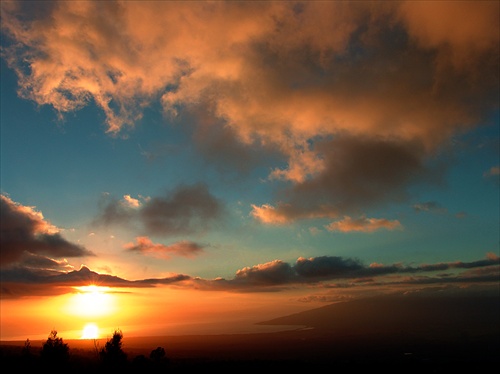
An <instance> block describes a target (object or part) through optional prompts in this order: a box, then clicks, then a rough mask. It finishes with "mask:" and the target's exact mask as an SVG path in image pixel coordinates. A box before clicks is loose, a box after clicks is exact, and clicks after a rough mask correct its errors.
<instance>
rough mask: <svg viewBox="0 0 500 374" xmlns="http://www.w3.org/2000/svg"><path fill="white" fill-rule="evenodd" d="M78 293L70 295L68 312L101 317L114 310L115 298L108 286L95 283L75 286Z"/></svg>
mask: <svg viewBox="0 0 500 374" xmlns="http://www.w3.org/2000/svg"><path fill="white" fill-rule="evenodd" d="M75 288H76V289H77V290H78V293H76V294H75V295H73V296H72V297H71V300H70V303H69V305H68V309H69V313H70V314H72V315H75V316H82V317H103V316H107V315H110V314H112V313H113V312H114V311H115V300H114V297H113V295H112V294H110V293H109V287H100V286H96V285H90V286H82V287H75Z"/></svg>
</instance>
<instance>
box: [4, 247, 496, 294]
mask: <svg viewBox="0 0 500 374" xmlns="http://www.w3.org/2000/svg"><path fill="white" fill-rule="evenodd" d="M499 265H500V257H498V256H497V255H495V254H493V253H489V254H488V255H487V257H486V258H485V259H481V260H477V261H471V262H461V261H456V262H448V263H437V264H424V265H420V266H403V265H401V264H392V265H381V264H370V265H365V264H363V263H361V262H360V261H359V260H357V259H352V258H343V257H337V256H321V257H315V258H314V257H313V258H304V257H300V258H299V259H297V261H296V262H295V264H294V265H290V264H288V263H286V262H284V261H281V260H274V261H270V262H268V263H264V264H258V265H254V266H251V267H245V268H243V269H240V270H238V271H237V272H236V274H235V276H234V277H233V278H231V279H224V278H216V279H203V278H199V277H191V276H189V275H186V274H172V275H171V276H169V277H165V278H148V279H140V280H126V279H123V278H119V277H116V276H112V275H108V274H99V273H96V272H94V271H91V270H90V269H88V268H87V267H85V266H82V268H81V269H80V270H77V271H63V270H62V269H56V270H40V269H33V268H28V267H21V266H18V267H16V268H10V269H4V270H2V272H1V276H2V298H13V297H21V296H26V295H31V294H36V295H53V294H58V293H66V292H71V291H72V289H73V288H72V287H75V286H88V285H89V284H96V285H100V286H107V287H131V288H133V287H155V286H158V285H172V286H177V287H185V288H195V289H200V290H213V291H239V292H277V291H280V290H283V289H286V288H290V287H298V286H300V285H311V284H318V285H319V284H323V285H324V287H330V288H333V287H335V288H339V287H340V288H345V287H354V286H356V285H363V286H381V285H384V286H388V285H409V286H411V285H417V286H418V285H426V284H428V285H431V284H448V283H457V284H458V283H460V284H469V283H470V284H472V283H484V284H487V283H495V282H497V281H498V276H499V275H500V266H499ZM452 269H458V270H462V271H458V272H456V271H455V272H451V271H450V272H449V273H448V274H447V273H444V271H446V270H452ZM436 272H439V273H436ZM385 276H388V277H385ZM328 281H337V282H339V283H338V284H336V285H332V284H325V283H324V282H328ZM346 281H347V284H346V283H342V282H346ZM42 286H43V287H42Z"/></svg>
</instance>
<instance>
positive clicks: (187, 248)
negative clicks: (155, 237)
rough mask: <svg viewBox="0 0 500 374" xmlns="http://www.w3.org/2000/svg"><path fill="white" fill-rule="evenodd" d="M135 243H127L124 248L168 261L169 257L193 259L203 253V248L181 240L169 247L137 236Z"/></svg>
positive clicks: (145, 237)
mask: <svg viewBox="0 0 500 374" xmlns="http://www.w3.org/2000/svg"><path fill="white" fill-rule="evenodd" d="M135 240H136V243H128V244H126V245H125V246H124V248H125V249H126V250H128V251H131V252H137V253H142V254H145V255H150V256H153V257H158V258H164V259H168V258H170V256H171V255H175V256H183V257H194V256H197V255H198V254H200V253H201V252H203V246H201V245H199V244H197V243H195V242H192V241H189V240H182V241H179V242H175V243H172V244H169V245H164V244H157V243H153V242H152V241H151V239H150V238H148V237H147V236H138V237H137V238H135Z"/></svg>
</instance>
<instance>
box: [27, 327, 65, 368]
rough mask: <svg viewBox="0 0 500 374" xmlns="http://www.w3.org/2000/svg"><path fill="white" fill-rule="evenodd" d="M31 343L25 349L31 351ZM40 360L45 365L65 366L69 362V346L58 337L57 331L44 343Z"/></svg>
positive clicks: (53, 331)
mask: <svg viewBox="0 0 500 374" xmlns="http://www.w3.org/2000/svg"><path fill="white" fill-rule="evenodd" d="M30 346H31V345H30V343H29V341H27V342H26V344H25V349H27V350H29V347H30ZM40 358H41V360H42V363H44V364H50V365H52V364H59V365H61V364H65V363H67V362H68V360H69V346H68V345H67V344H66V343H64V342H63V339H62V338H58V337H57V331H56V330H52V331H51V332H50V334H49V337H48V338H47V340H46V341H45V343H43V345H42V350H41V351H40Z"/></svg>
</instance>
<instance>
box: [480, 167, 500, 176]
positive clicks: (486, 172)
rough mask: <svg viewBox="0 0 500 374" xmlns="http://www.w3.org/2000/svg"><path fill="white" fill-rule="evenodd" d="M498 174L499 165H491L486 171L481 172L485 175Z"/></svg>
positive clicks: (499, 171)
mask: <svg viewBox="0 0 500 374" xmlns="http://www.w3.org/2000/svg"><path fill="white" fill-rule="evenodd" d="M498 175H500V166H492V167H491V168H490V169H489V170H488V171H485V172H484V173H483V176H485V177H494V176H498Z"/></svg>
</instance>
